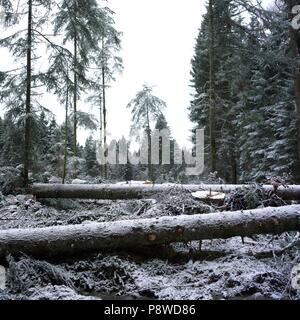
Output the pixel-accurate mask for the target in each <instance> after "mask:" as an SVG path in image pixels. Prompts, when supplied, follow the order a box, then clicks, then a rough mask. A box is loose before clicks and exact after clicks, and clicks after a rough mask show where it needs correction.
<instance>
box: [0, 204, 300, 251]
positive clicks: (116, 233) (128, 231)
mask: <svg viewBox="0 0 300 320" xmlns="http://www.w3.org/2000/svg"><path fill="white" fill-rule="evenodd" d="M286 231H300V205H293V206H284V207H278V208H263V209H256V210H249V211H244V212H243V211H237V212H226V213H220V212H219V213H212V214H202V215H194V216H188V215H182V216H176V217H162V218H154V219H140V220H125V221H116V222H105V223H89V224H83V225H68V226H58V227H57V226H55V227H47V228H40V229H15V230H3V231H0V256H5V255H8V254H17V253H19V252H23V253H26V254H29V255H34V256H64V255H76V254H79V253H82V252H88V251H100V250H107V249H108V250H114V249H117V250H126V249H130V248H133V249H134V248H137V247H143V246H151V245H159V244H169V243H172V242H188V241H192V240H205V239H220V238H223V239H227V238H231V237H235V236H243V237H246V236H252V235H255V234H281V233H283V232H286Z"/></svg>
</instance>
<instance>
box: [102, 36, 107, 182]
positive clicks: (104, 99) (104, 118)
mask: <svg viewBox="0 0 300 320" xmlns="http://www.w3.org/2000/svg"><path fill="white" fill-rule="evenodd" d="M102 50H103V57H102V99H103V147H104V152H105V153H104V154H105V155H107V133H106V127H107V119H106V118H107V111H106V83H105V62H104V58H105V55H104V50H105V44H104V39H103V38H102ZM103 168H104V178H105V179H107V163H106V161H105V163H104V164H103Z"/></svg>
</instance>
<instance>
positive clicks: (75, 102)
mask: <svg viewBox="0 0 300 320" xmlns="http://www.w3.org/2000/svg"><path fill="white" fill-rule="evenodd" d="M77 40H78V39H77V33H76V31H75V38H74V101H73V105H74V156H77V94H78V93H77V90H78V83H77Z"/></svg>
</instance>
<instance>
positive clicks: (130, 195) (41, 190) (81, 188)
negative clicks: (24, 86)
mask: <svg viewBox="0 0 300 320" xmlns="http://www.w3.org/2000/svg"><path fill="white" fill-rule="evenodd" d="M174 187H178V188H182V189H184V190H189V191H191V192H197V191H200V190H207V191H209V190H211V191H216V192H224V193H228V192H231V191H234V190H236V189H238V188H243V187H250V185H228V184H227V185H174V184H161V185H158V184H157V185H147V184H140V185H134V184H133V185H130V184H128V185H119V184H110V185H109V184H100V185H60V184H35V185H33V187H32V193H33V195H35V196H36V197H37V198H78V199H112V200H113V199H140V198H143V197H147V196H151V195H153V194H155V193H160V192H167V191H169V190H170V189H172V188H174ZM264 189H265V190H267V191H270V192H272V191H274V187H273V186H271V185H265V186H264ZM276 194H277V195H278V196H280V197H282V198H283V199H285V200H300V185H290V186H287V187H286V188H285V187H279V188H278V190H277V192H276Z"/></svg>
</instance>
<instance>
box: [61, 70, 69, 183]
mask: <svg viewBox="0 0 300 320" xmlns="http://www.w3.org/2000/svg"><path fill="white" fill-rule="evenodd" d="M67 78H68V79H69V70H67ZM66 85H67V90H66V115H65V153H64V168H63V179H62V183H63V184H65V181H66V176H67V161H68V111H69V83H68V82H67V84H66Z"/></svg>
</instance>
